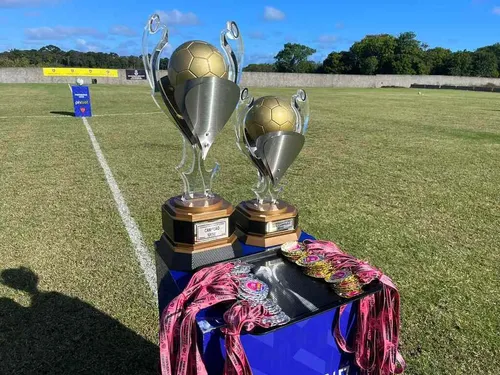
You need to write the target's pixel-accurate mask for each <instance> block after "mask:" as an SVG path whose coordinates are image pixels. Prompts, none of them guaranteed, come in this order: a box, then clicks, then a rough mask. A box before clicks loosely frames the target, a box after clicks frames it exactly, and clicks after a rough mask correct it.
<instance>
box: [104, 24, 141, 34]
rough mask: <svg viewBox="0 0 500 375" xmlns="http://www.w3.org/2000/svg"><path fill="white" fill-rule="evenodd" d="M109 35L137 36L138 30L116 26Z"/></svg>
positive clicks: (110, 30)
mask: <svg viewBox="0 0 500 375" xmlns="http://www.w3.org/2000/svg"><path fill="white" fill-rule="evenodd" d="M109 33H110V34H113V35H123V36H136V35H137V30H134V29H132V28H130V27H128V26H125V25H114V26H112V27H111V28H110V29H109Z"/></svg>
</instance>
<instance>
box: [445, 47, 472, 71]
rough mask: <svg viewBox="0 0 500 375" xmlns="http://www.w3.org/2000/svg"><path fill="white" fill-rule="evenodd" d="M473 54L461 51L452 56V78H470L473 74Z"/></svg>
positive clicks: (450, 69) (450, 68)
mask: <svg viewBox="0 0 500 375" xmlns="http://www.w3.org/2000/svg"><path fill="white" fill-rule="evenodd" d="M472 57H473V54H472V52H469V51H459V52H455V53H453V54H452V56H451V59H450V65H449V69H448V74H449V75H452V76H470V75H471V74H472Z"/></svg>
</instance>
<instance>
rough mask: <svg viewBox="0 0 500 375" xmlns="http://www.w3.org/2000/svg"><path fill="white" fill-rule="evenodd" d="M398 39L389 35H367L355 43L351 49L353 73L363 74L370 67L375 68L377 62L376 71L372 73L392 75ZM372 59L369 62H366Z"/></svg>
mask: <svg viewBox="0 0 500 375" xmlns="http://www.w3.org/2000/svg"><path fill="white" fill-rule="evenodd" d="M395 49H396V38H394V36H392V35H388V34H380V35H367V36H365V37H364V38H363V39H362V40H360V41H359V42H356V43H354V44H353V45H352V46H351V49H350V55H351V56H350V57H351V61H352V68H351V72H352V73H362V71H363V70H365V69H366V68H367V67H368V66H371V67H373V66H374V62H375V59H373V58H372V57H375V58H376V61H377V64H376V65H377V68H376V71H374V72H372V73H370V74H375V73H381V74H391V73H392V70H393V61H394V53H395ZM366 59H370V61H369V62H365V60H366Z"/></svg>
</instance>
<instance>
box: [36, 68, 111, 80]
mask: <svg viewBox="0 0 500 375" xmlns="http://www.w3.org/2000/svg"><path fill="white" fill-rule="evenodd" d="M43 75H44V76H46V77H113V78H118V70H116V69H88V68H43Z"/></svg>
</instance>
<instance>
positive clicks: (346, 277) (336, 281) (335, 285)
mask: <svg viewBox="0 0 500 375" xmlns="http://www.w3.org/2000/svg"><path fill="white" fill-rule="evenodd" d="M325 280H326V282H327V283H329V284H330V285H331V287H332V289H333V290H335V293H337V294H338V295H339V296H341V297H343V298H352V297H355V296H357V295H358V294H360V293H361V292H362V289H361V284H360V283H359V280H358V278H357V277H356V275H354V274H352V273H351V271H349V270H338V271H336V272H334V273H332V274H331V275H330V276H328V277H327V278H325Z"/></svg>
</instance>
